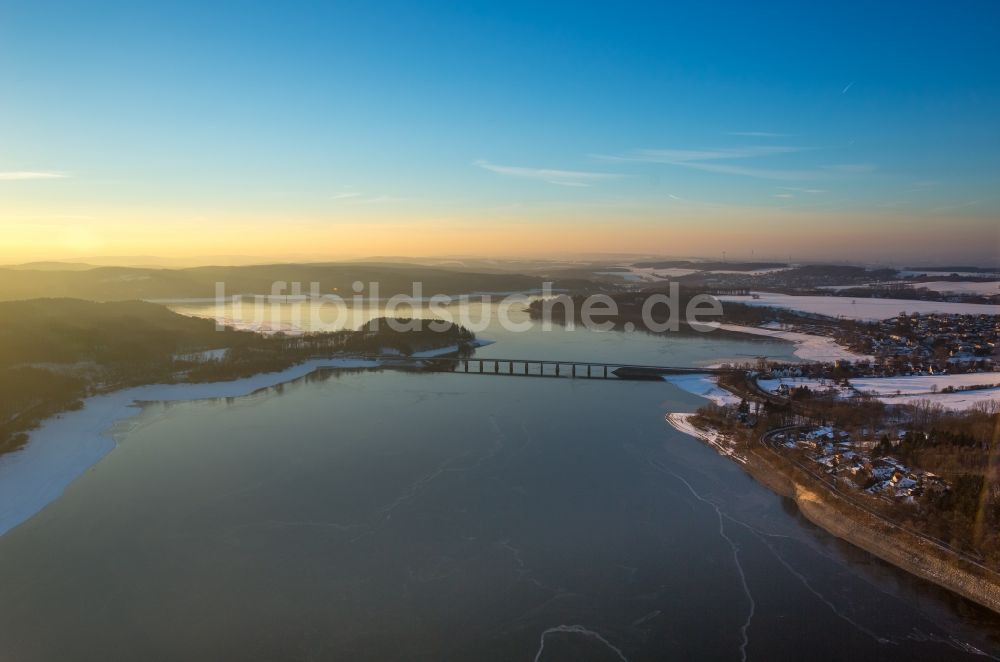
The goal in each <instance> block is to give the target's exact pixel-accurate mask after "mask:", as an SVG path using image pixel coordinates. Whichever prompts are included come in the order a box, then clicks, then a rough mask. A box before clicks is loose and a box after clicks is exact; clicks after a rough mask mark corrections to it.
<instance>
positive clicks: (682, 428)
mask: <svg viewBox="0 0 1000 662" xmlns="http://www.w3.org/2000/svg"><path fill="white" fill-rule="evenodd" d="M692 417H694V414H687V413H673V414H667V415H666V416H665V417H664V418H665V420H666V421H667V423H669V424H670V426H671V427H672V428H674V429H675V430H677V431H678V432H683V433H684V434H687V435H691V436H692V437H694V438H695V439H700V440H702V441H704V442H705V443H706V444H708V445H709V446H711V447H712V448H714V449H715V450H716V451H718V452H719V455H724V456H725V457H729V458H732V459H734V460H736V461H737V462H739V463H740V464H746V458H744V457H743V456H741V455H740V454H738V453H737V452H736V450H735V449H734V448H733V447H732V445H731V444H730V443H728V442H727V440H726V438H725V437H724V436H723V435H722V434H721V433H719V431H718V430H703V429H701V428H698V427H695V426H694V424H693V423H691V419H692Z"/></svg>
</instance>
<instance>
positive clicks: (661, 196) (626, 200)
mask: <svg viewBox="0 0 1000 662" xmlns="http://www.w3.org/2000/svg"><path fill="white" fill-rule="evenodd" d="M998 29H1000V5H997V4H996V3H993V2H950V3H946V2H905V3H893V2H882V3H848V2H843V3H826V4H824V5H823V6H820V3H809V2H801V1H799V2H788V3H784V2H781V3H776V2H772V3H765V2H755V3H746V2H743V3H731V4H730V3H709V2H705V3H677V6H671V3H666V2H656V3H630V2H616V3H590V2H585V1H578V2H573V3H555V4H550V3H541V2H524V3H520V2H509V1H505V2H490V3H479V2H436V1H433V0H425V1H423V2H413V3H401V2H374V1H373V2H358V3H346V2H343V3H314V2H301V3H296V2H283V3H252V2H230V3H223V2H204V1H202V2H190V3H189V2H183V1H181V0H175V1H174V2H164V3H136V2H122V3H115V2H88V3H82V2H75V1H74V2H65V3H56V2H47V1H46V0H33V1H32V2H20V3H15V2H9V1H6V2H5V1H3V0H0V236H2V237H3V240H2V241H0V263H3V262H7V263H10V262H19V261H28V260H41V259H63V258H70V257H82V256H88V255H162V256H173V257H192V256H195V257H197V256H201V255H252V256H262V257H279V256H282V255H302V254H309V255H317V256H318V255H322V256H328V257H331V258H341V257H343V258H347V257H351V258H356V257H363V256H374V255H409V256H420V255H484V256H496V257H501V256H537V257H542V256H546V255H555V254H562V255H564V254H568V253H574V252H578V253H598V252H599V253H642V254H662V255H676V256H704V257H721V255H722V254H723V252H725V253H726V255H727V256H728V257H729V258H730V259H733V258H750V257H751V256H754V257H761V258H763V257H768V258H775V257H781V258H784V259H793V260H809V259H833V260H851V261H871V262H885V263H891V262H893V261H903V262H913V261H920V262H921V263H931V262H956V261H958V262H962V263H970V262H972V263H975V262H980V263H982V262H996V261H997V259H998V257H1000V229H998V228H1000V119H998V118H1000V40H998V39H997V38H996V34H997V32H998Z"/></svg>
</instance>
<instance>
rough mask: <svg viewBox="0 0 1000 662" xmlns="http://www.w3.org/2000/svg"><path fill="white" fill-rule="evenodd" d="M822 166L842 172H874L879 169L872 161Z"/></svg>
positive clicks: (825, 168) (831, 170) (832, 170)
mask: <svg viewBox="0 0 1000 662" xmlns="http://www.w3.org/2000/svg"><path fill="white" fill-rule="evenodd" d="M821 167H822V168H823V169H824V170H829V171H830V172H841V173H847V174H858V173H865V172H874V171H875V170H877V169H878V168H877V166H875V165H874V164H872V163H841V164H838V165H826V166H821Z"/></svg>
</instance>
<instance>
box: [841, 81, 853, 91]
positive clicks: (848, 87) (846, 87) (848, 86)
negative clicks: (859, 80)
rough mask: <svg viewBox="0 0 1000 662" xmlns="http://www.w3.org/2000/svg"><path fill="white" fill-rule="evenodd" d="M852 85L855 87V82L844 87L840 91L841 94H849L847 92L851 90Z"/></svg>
mask: <svg viewBox="0 0 1000 662" xmlns="http://www.w3.org/2000/svg"><path fill="white" fill-rule="evenodd" d="M852 85H854V81H853V80H852V81H851V82H850V83H848V84H847V85H846V86H844V89H842V90H841V91H840V93H841V94H847V90H849V89H851V86H852Z"/></svg>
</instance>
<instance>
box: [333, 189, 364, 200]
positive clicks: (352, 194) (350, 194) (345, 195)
mask: <svg viewBox="0 0 1000 662" xmlns="http://www.w3.org/2000/svg"><path fill="white" fill-rule="evenodd" d="M358 197H361V194H360V193H358V192H357V191H341V192H339V193H334V194H333V195H331V196H330V199H331V200H347V199H349V198H358Z"/></svg>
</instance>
